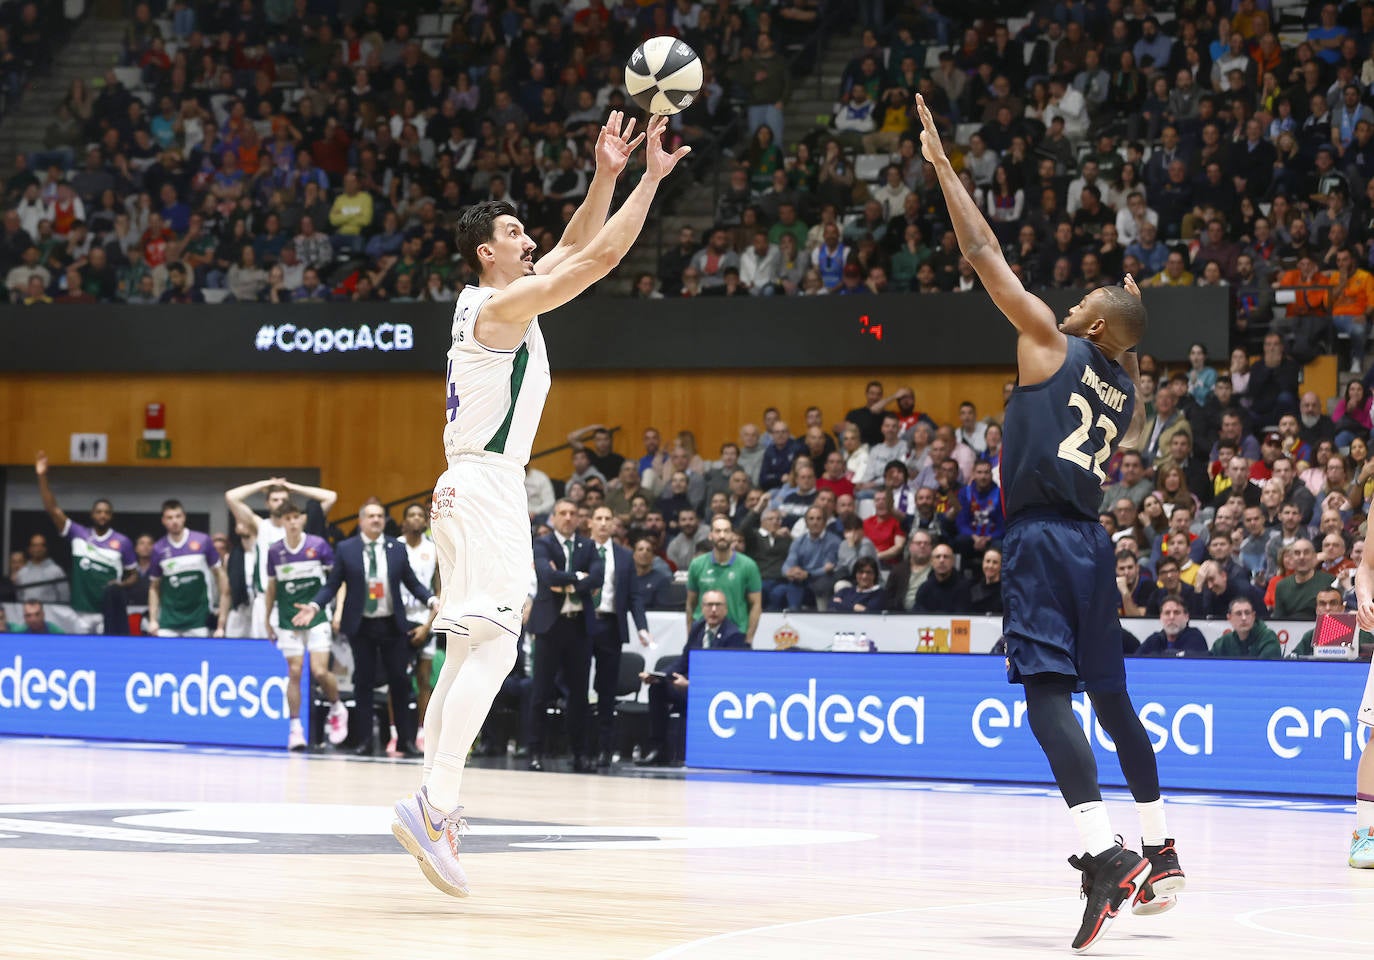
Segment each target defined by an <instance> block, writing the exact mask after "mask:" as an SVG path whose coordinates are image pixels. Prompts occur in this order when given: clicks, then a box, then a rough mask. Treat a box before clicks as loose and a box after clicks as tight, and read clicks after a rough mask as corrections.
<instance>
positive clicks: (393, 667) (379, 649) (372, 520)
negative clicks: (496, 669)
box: [291, 497, 439, 758]
mask: <svg viewBox="0 0 1374 960" xmlns="http://www.w3.org/2000/svg"><path fill="white" fill-rule="evenodd" d="M385 527H386V511H385V510H383V509H382V504H381V502H380V501H378V500H377V499H376V498H375V497H374V498H372V499H371V500H368V501H367V502H366V503H364V504H363V507H362V510H360V511H359V512H358V532H357V534H355V535H354V536H352V537H349V538H348V539H347V540H345V541H344V542H343V543H341V544H339V547H338V550H337V551H336V554H335V558H334V566H333V567H332V568H331V569H330V571H329V579H328V580H327V581H326V582H325V584H324V586H323V587H321V588H320V590H319V592H318V593H316V594H315V597H314V599H313V600H311V601H309V602H308V603H298V604H296V607H297V613H296V615H295V616H293V617H292V618H291V624H292V626H294V627H296V629H298V630H300V629H304V628H306V627H309V626H310V624H311V623H313V622H314V621H315V619H316V616H317V615H318V614H319V612H320V611H321V610H323V609H324V608H325V606H326V605H327V604H328V603H329V601H331V600H333V599H334V597H335V595H336V594H337V593H338V592H339V590H340V588H346V591H345V593H344V600H343V612H342V613H341V614H339V630H340V632H341V633H342V634H343V635H344V636H346V637H348V643H349V645H350V646H351V647H352V648H353V698H354V700H355V706H354V715H353V718H352V719H351V721H350V722H349V724H348V726H349V729H351V730H352V731H353V736H354V738H355V739H356V741H357V746H356V747H355V748H354V753H356V754H358V755H359V756H371V755H372V754H373V753H374V752H375V750H374V746H373V738H372V690H373V688H374V687H375V686H376V675H377V658H378V656H380V657H381V658H382V666H383V667H384V668H385V670H386V683H387V689H388V690H389V691H390V693H391V709H392V711H393V713H394V714H395V717H396V731H397V741H396V746H397V749H398V750H399V751H400V753H401V755H402V756H405V757H412V758H418V757H421V756H423V754H422V753H421V752H420V751H419V750H417V749H416V747H415V736H414V733H413V731H412V729H411V723H410V720H411V718H410V710H409V707H410V696H409V694H410V675H409V674H408V672H407V670H406V668H407V667H408V666H409V665H410V644H409V642H408V631H407V627H406V619H405V606H404V605H403V604H402V602H401V587H402V585H404V586H405V588H406V589H408V590H409V591H410V592H411V593H412V594H414V595H415V596H417V597H419V598H420V599H421V600H422V601H424V603H425V604H426V605H427V606H428V607H429V608H430V609H431V610H435V609H438V605H439V601H438V600H437V599H436V598H435V596H434V595H433V594H432V593H430V592H429V589H428V588H427V587H426V586H425V585H424V584H423V583H421V582H420V581H419V580H418V579H416V577H415V571H413V570H411V569H410V560H409V559H408V558H407V557H406V551H405V548H404V547H403V546H402V545H401V542H400V541H399V540H393V539H392V538H390V537H388V536H386V535H385V534H384V533H383V530H384V529H385Z"/></svg>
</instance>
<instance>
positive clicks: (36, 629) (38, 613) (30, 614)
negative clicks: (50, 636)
mask: <svg viewBox="0 0 1374 960" xmlns="http://www.w3.org/2000/svg"><path fill="white" fill-rule="evenodd" d="M23 612H24V619H23V622H21V623H11V624H9V625H8V629H9V632H10V633H61V632H62V631H61V630H60V629H58V627H57V625H56V624H52V623H49V622H48V618H47V615H46V612H45V611H44V609H43V604H42V603H40V602H39V601H37V600H25V601H24V607H23Z"/></svg>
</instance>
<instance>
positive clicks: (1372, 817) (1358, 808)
mask: <svg viewBox="0 0 1374 960" xmlns="http://www.w3.org/2000/svg"><path fill="white" fill-rule="evenodd" d="M1355 826H1356V827H1358V828H1359V829H1361V830H1365V829H1368V828H1369V827H1374V797H1371V798H1370V799H1368V800H1365V799H1363V795H1361V799H1359V800H1356V801H1355Z"/></svg>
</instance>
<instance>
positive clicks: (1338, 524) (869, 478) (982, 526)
mask: <svg viewBox="0 0 1374 960" xmlns="http://www.w3.org/2000/svg"><path fill="white" fill-rule="evenodd" d="M1243 359H1244V357H1243V354H1239V355H1238V357H1237V358H1236V362H1233V364H1232V367H1231V369H1230V370H1226V371H1221V370H1218V369H1217V368H1216V367H1213V366H1211V365H1209V363H1208V358H1207V356H1206V354H1205V352H1204V351H1203V349H1202V348H1201V346H1195V347H1194V348H1193V350H1192V354H1191V362H1190V363H1189V364H1188V365H1187V366H1186V367H1180V368H1178V369H1173V370H1169V369H1166V368H1164V367H1163V366H1162V365H1161V364H1159V363H1157V362H1156V361H1155V359H1154V358H1153V357H1151V356H1149V355H1148V354H1146V355H1142V356H1141V358H1140V362H1141V384H1142V395H1141V396H1140V397H1139V399H1138V402H1140V403H1142V404H1143V405H1144V406H1145V410H1146V415H1147V426H1146V431H1145V434H1144V436H1145V438H1146V439H1145V442H1144V445H1143V447H1142V449H1140V450H1130V451H1123V452H1120V453H1118V454H1117V455H1116V456H1114V457H1113V458H1112V459H1110V460H1109V461H1107V462H1106V463H1105V464H1104V472H1105V477H1106V479H1105V481H1104V484H1103V492H1102V501H1101V516H1100V521H1101V523H1102V525H1103V527H1104V528H1105V529H1106V530H1107V531H1108V532H1109V533H1110V534H1111V536H1112V539H1113V541H1114V542H1115V544H1116V549H1117V553H1116V557H1117V569H1116V574H1117V583H1118V587H1119V589H1120V591H1121V604H1120V613H1121V614H1122V616H1125V617H1149V618H1160V622H1161V630H1163V631H1164V632H1166V633H1167V631H1168V628H1170V627H1171V625H1172V626H1178V627H1180V629H1181V628H1185V627H1186V626H1187V623H1188V620H1189V618H1192V619H1203V620H1223V619H1225V620H1228V621H1229V622H1230V624H1231V626H1232V627H1233V628H1234V629H1233V631H1232V632H1235V630H1240V631H1241V634H1240V635H1241V636H1242V637H1248V636H1249V635H1250V633H1251V631H1258V633H1257V634H1256V635H1257V636H1265V634H1264V630H1266V629H1268V628H1267V627H1265V626H1264V621H1265V620H1266V619H1270V618H1272V619H1275V620H1283V621H1294V620H1299V621H1300V620H1310V619H1312V618H1313V617H1314V616H1315V615H1316V614H1317V613H1318V612H1334V611H1339V610H1344V609H1347V608H1349V607H1350V606H1351V605H1352V604H1353V598H1354V593H1353V576H1354V571H1355V568H1356V567H1357V566H1358V565H1359V563H1360V562H1361V560H1362V558H1363V542H1364V541H1363V538H1364V533H1365V524H1366V517H1367V513H1368V510H1369V506H1370V503H1371V502H1372V501H1374V458H1371V457H1370V433H1371V428H1372V427H1374V424H1372V423H1371V406H1372V403H1371V401H1374V389H1371V384H1370V383H1369V382H1368V381H1369V380H1374V374H1371V375H1369V376H1368V377H1367V378H1366V380H1365V381H1361V380H1358V379H1356V380H1351V381H1350V382H1349V383H1348V384H1347V386H1346V388H1345V391H1344V395H1343V396H1342V397H1341V398H1340V399H1339V400H1337V401H1336V402H1335V403H1334V405H1333V406H1332V407H1331V412H1330V414H1328V413H1326V412H1324V410H1325V408H1326V404H1324V403H1323V400H1322V398H1321V397H1319V396H1318V395H1317V394H1316V393H1314V392H1312V391H1310V390H1308V391H1302V390H1301V387H1300V385H1299V383H1298V370H1297V367H1296V365H1295V364H1294V363H1293V361H1292V360H1291V358H1289V357H1288V356H1287V355H1286V354H1285V352H1284V348H1283V341H1282V338H1281V337H1280V336H1279V335H1278V334H1270V335H1268V336H1267V337H1266V339H1265V343H1264V353H1263V355H1262V356H1261V357H1260V358H1259V359H1257V360H1255V361H1254V362H1253V363H1249V364H1245V363H1240V362H1238V361H1240V360H1243ZM1012 387H1013V385H1012V384H1010V383H1008V384H1007V385H1006V396H1010V392H1011V389H1012ZM916 399H917V398H916V393H915V391H914V390H913V389H912V388H911V387H909V386H903V387H901V388H899V389H897V390H895V391H893V392H891V393H888V392H887V391H886V390H885V388H884V387H883V385H882V384H881V383H878V382H876V381H875V382H871V383H869V384H868V385H867V386H866V390H865V396H864V397H863V402H862V403H861V404H860V405H859V406H857V407H855V408H854V409H853V410H850V411H848V412H846V413H845V414H844V416H843V417H842V418H841V419H840V420H838V422H834V423H829V422H828V421H827V420H826V417H825V414H824V412H823V411H822V410H820V409H819V408H817V407H814V406H813V407H810V408H807V409H806V410H805V411H804V412H803V415H802V420H801V421H800V422H799V423H796V424H795V426H794V425H793V424H790V423H789V422H788V421H786V420H784V419H782V418H781V416H780V413H779V411H778V410H777V409H776V408H769V409H767V410H765V411H764V413H763V418H762V421H761V423H760V424H757V425H756V424H753V423H749V424H745V425H743V426H742V427H741V428H740V431H739V438H738V441H731V442H727V443H724V444H722V445H721V446H720V448H719V451H718V456H717V457H716V458H708V457H705V456H703V455H702V453H701V452H700V451H699V450H698V449H697V445H696V441H695V437H694V435H693V433H692V432H691V431H690V430H682V431H679V432H678V433H677V434H676V435H675V436H674V437H673V438H672V439H671V440H668V439H665V437H664V436H663V435H661V434H660V432H659V431H658V430H656V429H652V428H651V429H648V430H646V431H645V432H644V434H643V438H642V449H639V450H635V451H632V452H631V451H626V452H625V453H620V452H617V451H616V450H615V449H614V442H613V441H614V437H613V435H612V433H611V431H609V430H607V429H606V428H605V427H603V426H601V425H592V426H590V427H587V428H583V429H579V430H576V431H573V433H572V434H570V435H569V442H570V445H571V447H572V454H571V463H570V466H571V470H570V472H569V473H568V474H567V475H566V476H559V477H558V478H557V482H555V480H554V479H553V478H551V477H550V476H549V475H548V474H546V473H545V472H543V471H542V470H541V469H539V467H538V466H537V465H536V466H531V467H530V468H529V469H528V472H527V480H526V491H527V495H528V499H529V514H530V521H531V532H532V534H534V535H536V536H542V535H545V534H547V533H548V532H549V529H550V527H549V524H550V515H551V513H552V512H553V511H554V507H555V503H556V502H557V499H558V498H560V497H561V498H565V499H566V500H568V501H571V503H572V504H573V505H574V506H575V508H576V511H577V517H578V520H577V523H578V525H579V527H580V529H581V531H582V533H583V535H590V531H591V520H592V515H593V513H594V512H595V511H596V509H597V508H598V507H602V506H605V507H607V508H609V510H610V512H611V514H612V515H613V523H612V525H611V530H610V537H611V538H612V539H614V541H615V542H617V543H619V544H621V545H622V546H624V547H626V548H628V549H630V550H631V551H632V555H633V558H634V568H635V569H634V576H633V591H634V597H635V602H636V604H637V605H638V607H639V609H647V610H653V609H677V610H681V609H683V604H684V601H685V603H686V605H687V606H688V608H689V609H688V612H689V613H693V614H694V613H696V611H695V610H694V609H692V607H693V603H694V601H695V600H696V599H699V596H700V593H701V592H702V591H701V589H700V584H699V583H698V582H697V579H698V577H699V576H700V574H701V573H702V571H703V568H704V566H707V565H709V564H710V563H716V564H728V563H730V562H731V558H732V557H733V556H735V555H737V554H738V555H742V556H744V557H746V558H748V561H749V562H750V563H751V564H753V565H755V566H756V567H757V572H758V584H757V588H756V589H749V590H747V592H741V594H740V596H739V598H737V599H738V601H739V602H738V603H737V604H734V603H732V606H731V611H730V617H731V619H732V620H734V619H736V618H738V621H739V622H737V626H739V627H740V629H741V630H747V631H748V633H749V635H750V639H752V633H753V630H754V628H755V627H756V626H757V613H758V612H759V611H761V610H775V611H799V610H815V611H831V612H834V613H838V614H846V615H872V614H880V613H883V612H889V613H907V612H910V613H928V614H959V615H968V614H987V615H998V614H1000V613H1001V612H1002V600H1001V580H1002V569H1001V568H1002V564H1001V540H1002V537H1003V534H1004V532H1005V526H1004V518H1003V509H1002V495H1001V488H1000V464H1001V454H1002V449H1003V436H1002V427H1001V423H1000V417H999V416H998V415H996V414H993V415H986V414H984V415H980V412H979V411H978V410H977V408H976V407H975V406H974V405H973V404H972V403H964V404H962V405H961V406H960V408H959V411H958V418H957V421H955V422H951V423H943V424H941V423H937V422H936V421H935V420H934V419H933V418H932V417H931V416H930V415H928V414H927V413H924V412H922V411H921V410H920V409H919V408H918V406H917V402H916ZM43 462H44V463H45V462H46V461H43ZM274 482H275V481H274ZM40 487H41V482H40ZM44 489H45V488H44ZM282 489H297V488H294V487H289V486H288V487H283V488H282ZM298 489H301V490H303V491H305V492H306V497H307V499H308V498H309V497H316V498H318V497H320V496H323V495H324V494H328V491H322V492H317V491H315V490H314V488H304V487H302V488H298ZM330 496H332V495H330ZM45 502H46V500H45ZM103 502H104V501H97V509H99V505H100V504H101V503H103ZM326 502H332V501H330V500H329V499H328V498H326ZM306 506H307V508H308V509H310V510H314V508H315V505H314V503H313V502H312V503H307V504H306ZM106 509H108V506H107V508H106ZM54 511H57V506H56V504H55V502H53V503H51V504H49V512H50V513H53V514H54V515H55V516H58V517H61V514H60V512H59V513H54ZM410 514H411V511H409V510H408V511H407V513H406V523H407V525H406V527H405V528H404V529H402V528H401V527H398V526H393V531H394V532H395V533H397V534H398V535H399V534H402V533H403V534H404V535H405V536H406V537H407V540H408V542H409V541H412V540H413V541H414V544H413V545H418V544H419V542H420V539H421V538H422V534H423V531H424V525H425V518H424V512H423V510H420V511H417V512H416V518H415V519H417V521H418V523H412V522H411V520H412V517H411V516H410ZM92 516H93V517H94V516H95V514H94V512H93V514H92ZM324 517H325V514H324V513H323V512H321V511H315V513H314V515H313V516H312V518H311V520H310V523H311V525H312V529H316V530H318V531H320V532H322V533H324V532H328V533H331V534H332V535H335V536H337V534H338V531H337V530H330V531H326V529H325V526H324V523H325V520H324ZM62 519H64V520H65V518H62ZM55 522H56V521H55ZM93 522H94V521H93ZM105 523H107V524H108V514H107V515H106V519H105ZM69 530H70V531H72V533H73V535H74V534H75V533H81V534H82V535H83V536H84V535H85V532H86V531H85V530H84V528H78V527H75V526H72V527H69ZM59 532H60V531H59ZM133 533H135V534H137V535H138V536H137V539H134V538H131V539H130V544H129V547H130V549H129V551H128V555H127V557H126V558H125V560H126V563H127V570H126V574H127V576H125V577H124V579H125V582H124V583H123V589H124V590H125V591H126V597H125V602H127V603H128V605H129V606H130V607H131V608H136V607H138V606H139V604H140V598H141V597H145V596H146V591H147V571H148V568H149V565H150V554H151V550H152V547H153V536H150V535H148V534H151V533H153V531H133ZM249 540H251V537H249ZM208 542H210V543H213V544H214V545H215V550H216V552H217V553H218V554H219V555H221V556H223V557H229V556H231V555H233V554H235V550H236V549H237V547H236V544H235V542H234V538H231V537H230V536H228V535H226V534H223V533H215V534H214V535H213V536H212V537H210V538H209V541H208ZM22 546H23V547H25V548H26V549H25V550H23V551H20V552H15V553H13V554H11V556H10V565H9V568H8V569H9V577H8V579H7V580H6V581H3V582H0V600H11V601H14V600H18V601H46V602H56V603H61V602H64V601H66V600H67V599H68V597H69V596H70V594H68V593H66V591H67V589H68V587H67V584H66V583H65V580H66V578H67V573H66V572H64V571H63V569H62V568H61V567H60V566H59V565H57V564H56V563H54V562H53V560H52V558H51V556H50V555H49V543H48V539H47V538H46V537H45V536H43V535H42V534H35V535H34V536H33V537H32V538H31V539H30V540H29V541H28V542H27V543H26V544H23V545H22ZM240 546H241V545H240ZM245 552H246V555H247V556H249V557H251V556H252V547H251V546H247V547H243V548H242V551H240V552H239V553H238V554H237V555H239V556H243V555H245ZM229 569H230V580H232V579H233V569H234V565H233V564H230V565H229ZM226 582H228V581H226ZM238 582H239V583H240V586H242V587H243V589H244V590H249V589H250V586H249V585H248V583H247V581H244V580H243V578H242V577H240V578H239V581H238ZM227 589H228V588H226V590H227ZM740 589H741V590H742V591H743V590H744V587H743V585H742V584H741V587H740ZM140 591H142V592H140ZM89 592H90V593H91V596H92V597H94V598H95V599H94V600H88V605H89V604H94V607H93V609H88V610H83V611H81V612H83V613H87V614H89V615H92V616H98V614H99V613H100V609H101V608H100V605H99V596H98V595H99V592H100V591H97V590H93V591H89ZM684 592H685V596H684ZM746 593H747V594H748V595H746ZM755 595H756V596H755ZM226 597H228V594H227V593H226ZM142 602H146V601H142ZM226 602H229V601H228V600H226ZM232 602H234V603H236V604H241V603H242V602H244V601H243V600H242V598H241V597H235V598H234V599H233V601H232ZM1323 605H1324V606H1323ZM751 607H753V608H754V610H753V612H752V614H751V610H750V608H751ZM213 609H214V605H213V603H212V605H211V613H212V614H213ZM1247 609H1248V611H1249V613H1248V614H1247V613H1246V611H1247ZM222 612H223V613H225V615H226V616H225V617H221V618H220V619H219V620H218V621H217V622H218V623H219V625H220V626H221V627H224V626H225V624H226V623H227V622H229V620H228V619H226V617H227V614H228V612H229V608H225V610H224V611H222ZM38 615H39V613H38V612H35V614H34V616H38ZM751 616H752V620H751ZM1247 616H1250V617H1252V618H1253V620H1254V622H1253V623H1251V622H1249V621H1247V620H1246V619H1245V618H1246V617H1247ZM230 619H231V618H230ZM1271 632H1272V631H1271ZM1150 639H1151V638H1146V644H1145V646H1144V647H1142V648H1141V650H1142V652H1144V653H1150V652H1155V653H1174V652H1180V651H1181V652H1191V651H1188V650H1187V649H1186V645H1185V647H1184V648H1178V647H1177V644H1176V643H1175V642H1174V641H1176V640H1177V631H1175V633H1174V634H1170V635H1169V638H1168V642H1166V641H1165V640H1159V639H1158V638H1155V639H1156V640H1157V641H1158V642H1156V643H1154V644H1151V643H1150ZM1125 642H1126V643H1127V645H1128V646H1129V647H1130V648H1131V649H1132V650H1134V649H1135V648H1136V647H1137V646H1138V645H1139V638H1134V637H1131V636H1130V635H1127V638H1126V641H1125ZM1229 643H1230V642H1229V641H1228V644H1229ZM1160 644H1163V646H1162V647H1160ZM1263 647H1264V649H1265V650H1266V651H1267V652H1266V653H1265V654H1263V655H1265V656H1268V655H1271V654H1273V655H1277V654H1278V653H1279V652H1280V648H1279V647H1278V646H1272V645H1270V644H1268V642H1267V641H1266V643H1265V644H1264V645H1263ZM1216 649H1220V650H1221V651H1223V652H1227V655H1240V654H1236V653H1235V650H1234V649H1233V648H1232V647H1230V646H1229V645H1227V644H1222V645H1221V646H1220V647H1219V648H1214V653H1215V652H1216ZM1250 649H1251V648H1250V647H1248V646H1246V647H1244V648H1242V653H1244V654H1246V655H1250V654H1249V653H1248V651H1250ZM1255 649H1259V648H1258V647H1256V648H1255ZM1228 651H1229V652H1228ZM1294 651H1297V652H1298V653H1304V652H1306V653H1310V645H1309V646H1308V647H1307V648H1305V649H1304V648H1301V647H1300V646H1298V645H1294V646H1293V647H1291V648H1290V649H1288V650H1286V651H1284V652H1287V653H1289V654H1292V653H1294ZM1256 655H1258V654H1256Z"/></svg>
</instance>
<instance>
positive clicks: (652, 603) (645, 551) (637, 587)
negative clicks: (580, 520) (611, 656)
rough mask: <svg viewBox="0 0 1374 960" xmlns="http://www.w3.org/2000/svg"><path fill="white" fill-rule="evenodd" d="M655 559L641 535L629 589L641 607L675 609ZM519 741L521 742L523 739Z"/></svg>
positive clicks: (664, 571)
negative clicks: (670, 603)
mask: <svg viewBox="0 0 1374 960" xmlns="http://www.w3.org/2000/svg"><path fill="white" fill-rule="evenodd" d="M657 559H658V558H657V557H656V556H655V555H654V544H653V541H652V540H649V539H647V538H643V537H641V538H640V539H638V540H636V541H635V549H634V564H635V568H634V572H633V573H632V574H631V575H630V591H631V593H632V594H633V596H634V598H635V600H637V601H638V602H639V604H640V607H641V609H644V610H667V609H675V607H670V606H669V602H670V601H671V600H672V599H673V598H672V597H670V596H668V594H667V591H668V589H669V588H670V587H671V586H672V585H673V577H672V574H670V573H668V571H667V568H666V566H665V567H660V566H659V565H658V564H656V563H654V561H655V560H657ZM659 562H660V563H661V562H662V561H659ZM520 742H521V743H523V742H524V741H523V740H522V741H520Z"/></svg>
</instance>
